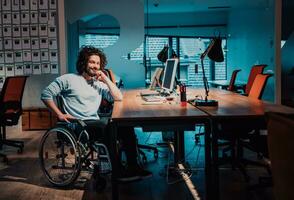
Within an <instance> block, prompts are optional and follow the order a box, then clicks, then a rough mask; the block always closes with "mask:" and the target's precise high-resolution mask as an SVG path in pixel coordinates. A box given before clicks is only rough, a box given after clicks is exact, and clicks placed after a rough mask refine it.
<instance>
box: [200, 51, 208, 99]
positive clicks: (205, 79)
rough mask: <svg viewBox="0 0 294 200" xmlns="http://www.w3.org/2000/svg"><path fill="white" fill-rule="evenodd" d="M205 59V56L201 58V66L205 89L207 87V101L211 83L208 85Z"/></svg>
mask: <svg viewBox="0 0 294 200" xmlns="http://www.w3.org/2000/svg"><path fill="white" fill-rule="evenodd" d="M204 57H205V56H204ZM203 60H204V58H201V68H202V76H203V84H204V89H205V101H207V98H208V94H209V85H208V82H207V78H206V75H205V71H204V64H203Z"/></svg>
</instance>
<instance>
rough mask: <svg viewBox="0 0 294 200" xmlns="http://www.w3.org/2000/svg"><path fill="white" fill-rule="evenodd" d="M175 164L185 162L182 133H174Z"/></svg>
mask: <svg viewBox="0 0 294 200" xmlns="http://www.w3.org/2000/svg"><path fill="white" fill-rule="evenodd" d="M174 159H175V163H178V162H181V163H183V162H185V138H184V131H179V130H177V131H176V132H175V158H174Z"/></svg>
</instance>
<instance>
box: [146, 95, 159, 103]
mask: <svg viewBox="0 0 294 200" xmlns="http://www.w3.org/2000/svg"><path fill="white" fill-rule="evenodd" d="M142 99H143V100H144V101H146V102H162V101H163V97H161V96H142Z"/></svg>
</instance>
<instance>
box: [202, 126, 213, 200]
mask: <svg viewBox="0 0 294 200" xmlns="http://www.w3.org/2000/svg"><path fill="white" fill-rule="evenodd" d="M204 127H205V135H204V141H205V142H204V145H205V196H206V199H208V200H211V199H213V195H212V194H213V190H212V188H213V183H212V182H213V180H212V176H211V139H210V136H211V127H210V123H209V122H206V123H205V124H204Z"/></svg>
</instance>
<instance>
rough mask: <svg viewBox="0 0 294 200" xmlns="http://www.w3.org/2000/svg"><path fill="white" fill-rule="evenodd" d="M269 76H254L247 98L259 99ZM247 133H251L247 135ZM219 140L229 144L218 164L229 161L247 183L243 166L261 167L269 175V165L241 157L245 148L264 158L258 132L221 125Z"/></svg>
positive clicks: (248, 178)
mask: <svg viewBox="0 0 294 200" xmlns="http://www.w3.org/2000/svg"><path fill="white" fill-rule="evenodd" d="M271 76H272V75H271V74H258V75H256V78H255V80H254V82H253V84H252V87H251V90H250V92H249V94H248V98H253V99H261V98H262V94H263V91H264V88H265V86H266V83H267V80H268V78H269V77H271ZM252 131H253V132H252ZM236 132H237V134H236ZM249 132H252V133H251V134H249ZM219 139H221V140H225V141H228V142H229V143H227V142H225V144H226V145H228V144H229V146H228V147H226V148H224V149H223V159H221V162H220V164H223V163H227V161H230V162H231V163H232V166H233V168H234V167H235V166H237V167H238V168H239V169H240V171H241V172H242V173H243V175H244V177H245V179H246V180H247V181H249V180H250V177H249V176H248V174H247V172H246V170H245V167H244V166H245V165H248V164H250V165H257V166H262V167H265V168H266V169H267V170H268V172H269V173H270V169H269V165H268V164H267V163H261V162H258V161H253V160H248V159H245V158H244V157H243V148H247V149H249V150H251V151H253V152H256V153H257V155H258V158H262V157H263V156H266V154H267V150H266V149H264V148H261V143H260V142H261V141H262V137H261V136H260V132H259V130H252V129H251V128H250V127H235V126H234V125H233V124H228V125H223V126H222V127H221V129H220V130H219ZM258 143H259V144H258ZM263 146H264V145H263ZM226 151H230V152H231V157H230V158H228V157H227V156H226Z"/></svg>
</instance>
